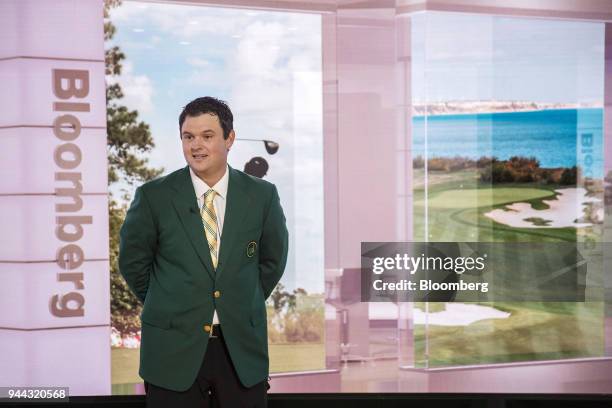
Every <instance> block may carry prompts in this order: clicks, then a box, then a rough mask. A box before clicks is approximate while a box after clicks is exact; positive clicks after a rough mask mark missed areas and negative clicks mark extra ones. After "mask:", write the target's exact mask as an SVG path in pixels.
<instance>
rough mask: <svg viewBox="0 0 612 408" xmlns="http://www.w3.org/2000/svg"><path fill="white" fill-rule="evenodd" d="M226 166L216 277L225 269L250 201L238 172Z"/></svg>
mask: <svg viewBox="0 0 612 408" xmlns="http://www.w3.org/2000/svg"><path fill="white" fill-rule="evenodd" d="M228 168H229V182H228V185H227V201H226V204H225V216H224V219H223V230H222V231H221V252H220V253H219V264H218V265H217V272H216V274H217V279H218V278H219V277H220V276H221V272H222V271H223V270H224V269H225V266H226V265H227V261H228V257H229V254H230V252H231V251H232V248H233V247H234V245H236V240H237V238H238V234H239V232H240V225H242V220H243V219H244V217H245V215H246V213H247V209H248V208H249V205H250V202H251V197H250V196H249V195H248V194H247V193H246V191H245V186H244V185H243V184H242V182H241V180H240V175H239V174H238V172H237V171H236V170H234V169H233V168H232V167H231V166H230V167H228Z"/></svg>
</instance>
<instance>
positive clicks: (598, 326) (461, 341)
mask: <svg viewBox="0 0 612 408" xmlns="http://www.w3.org/2000/svg"><path fill="white" fill-rule="evenodd" d="M488 306H493V307H495V308H498V309H501V310H503V311H506V312H510V313H511V315H510V317H508V318H506V319H489V320H483V321H479V322H476V323H472V324H470V325H468V326H430V327H429V328H426V326H425V325H416V326H415V359H416V365H417V366H419V367H424V366H425V365H426V358H425V343H426V341H428V342H429V367H443V366H451V365H465V364H487V363H504V362H516V361H530V360H554V359H563V358H572V357H596V356H602V355H603V351H604V332H603V323H602V321H603V304H602V303H600V302H593V303H553V302H551V303H534V302H532V303H511V302H504V303H496V304H488Z"/></svg>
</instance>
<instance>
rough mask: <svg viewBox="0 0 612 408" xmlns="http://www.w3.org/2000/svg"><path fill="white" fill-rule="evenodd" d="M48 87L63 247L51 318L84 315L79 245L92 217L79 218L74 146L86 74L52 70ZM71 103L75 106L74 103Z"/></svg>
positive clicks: (58, 234)
mask: <svg viewBox="0 0 612 408" xmlns="http://www.w3.org/2000/svg"><path fill="white" fill-rule="evenodd" d="M52 82H53V84H52V87H53V93H54V95H55V97H56V98H57V99H58V100H56V101H55V102H54V103H53V112H54V114H55V113H58V115H57V116H56V118H55V120H54V121H53V134H54V135H55V137H56V138H57V139H58V144H57V146H56V147H55V150H54V152H53V159H54V162H55V165H56V166H57V167H56V171H55V183H56V187H55V196H56V203H55V236H56V237H57V238H58V239H59V240H60V241H61V242H62V243H63V244H62V246H60V247H59V248H58V249H57V253H56V263H57V265H58V266H59V267H60V269H61V270H62V272H60V273H58V274H57V280H58V282H62V283H64V285H62V288H63V289H64V291H63V293H62V294H59V295H58V294H55V295H53V296H52V297H51V299H50V310H51V314H53V315H54V316H57V317H80V316H83V315H84V312H85V309H84V306H85V297H84V296H83V294H82V291H83V290H84V289H85V283H84V277H83V272H80V271H79V269H80V267H81V266H82V265H83V262H84V260H85V255H84V253H83V249H82V248H81V246H80V245H79V241H80V240H81V239H82V238H83V233H84V230H83V225H87V224H91V223H92V217H91V216H87V215H83V214H81V210H82V209H83V199H82V197H81V195H82V194H83V184H82V183H81V177H82V173H81V172H80V171H79V166H80V165H81V160H82V157H83V155H82V152H81V149H80V148H79V145H78V144H77V139H78V138H79V136H80V134H81V121H80V120H79V118H78V114H79V113H82V112H89V111H90V105H89V103H87V102H85V101H83V100H84V99H85V98H86V97H87V96H88V95H89V71H86V70H72V69H54V70H53V73H52ZM75 99H76V100H78V102H75Z"/></svg>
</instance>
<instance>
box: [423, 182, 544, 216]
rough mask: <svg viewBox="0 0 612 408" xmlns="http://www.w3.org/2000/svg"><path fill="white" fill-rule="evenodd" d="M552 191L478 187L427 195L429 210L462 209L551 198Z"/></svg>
mask: <svg viewBox="0 0 612 408" xmlns="http://www.w3.org/2000/svg"><path fill="white" fill-rule="evenodd" d="M554 196H555V194H554V192H552V191H550V190H543V189H541V188H512V187H497V188H479V189H474V188H472V189H459V190H445V191H439V192H437V193H435V194H431V195H430V196H429V197H428V204H429V209H430V211H432V210H438V209H455V210H459V209H464V208H475V207H490V206H492V205H498V204H507V203H512V202H515V201H530V200H533V199H537V198H544V197H548V198H553V197H554ZM414 204H415V206H423V205H424V198H423V197H421V198H420V199H419V200H418V201H416V200H415V203H414Z"/></svg>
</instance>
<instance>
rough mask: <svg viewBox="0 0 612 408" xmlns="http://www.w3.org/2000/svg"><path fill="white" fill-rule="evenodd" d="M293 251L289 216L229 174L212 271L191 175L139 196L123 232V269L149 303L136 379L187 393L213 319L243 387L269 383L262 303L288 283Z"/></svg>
mask: <svg viewBox="0 0 612 408" xmlns="http://www.w3.org/2000/svg"><path fill="white" fill-rule="evenodd" d="M287 248H288V233H287V227H286V221H285V215H284V214H283V210H282V208H281V205H280V201H279V197H278V192H277V190H276V187H275V186H274V184H271V183H269V182H267V181H264V180H261V179H258V178H255V177H252V176H249V175H247V174H245V173H243V172H241V171H238V170H235V169H233V168H231V167H229V184H228V191H227V202H226V209H225V218H224V224H223V230H222V234H221V251H220V253H219V260H218V265H217V270H216V271H215V270H214V269H213V266H212V260H211V257H210V252H209V250H208V244H207V242H206V234H205V233H204V225H203V222H202V218H201V217H200V211H199V209H198V205H197V199H196V196H195V191H194V188H193V184H192V182H191V177H190V173H189V167H185V168H183V169H180V170H177V171H175V172H173V173H171V174H169V175H167V176H165V177H162V178H159V179H156V180H153V181H150V182H148V183H146V184H144V185H142V186H140V187H138V188H137V189H136V193H135V195H134V200H133V201H132V204H131V206H130V208H129V210H128V212H127V215H126V217H125V222H124V223H123V226H122V227H121V231H120V244H119V269H120V271H121V274H122V275H123V277H124V278H125V280H126V282H127V284H128V286H129V287H130V289H131V290H132V291H133V292H134V294H135V295H136V296H137V297H138V299H140V301H142V302H143V303H144V306H143V310H142V315H141V320H142V335H141V339H142V340H141V345H140V371H139V374H140V376H141V377H142V378H143V379H144V380H145V381H147V382H150V383H152V384H155V385H158V386H161V387H164V388H167V389H170V390H175V391H184V390H187V389H188V388H189V387H190V386H191V385H192V384H193V383H194V381H195V379H196V376H197V374H198V370H199V369H200V366H201V363H202V360H203V359H204V353H206V347H207V345H208V338H209V333H208V332H207V331H206V330H205V326H209V325H211V324H212V320H213V310H214V309H216V310H217V315H218V316H219V322H220V324H221V327H222V328H223V335H224V339H225V342H226V344H227V348H228V350H229V354H230V357H231V359H232V362H233V364H234V367H235V368H236V371H237V373H238V377H239V378H240V381H241V383H242V384H243V385H244V386H245V387H250V386H252V385H254V384H257V383H258V382H261V381H263V380H264V379H266V378H267V376H268V373H269V362H268V334H267V319H266V307H265V300H266V299H267V298H268V296H270V294H271V293H272V290H273V289H274V287H275V286H276V284H277V283H278V281H279V280H280V278H281V276H282V274H283V271H284V269H285V264H286V262H287ZM216 292H218V293H216ZM214 293H216V296H215V295H213V294H214ZM206 328H208V327H206Z"/></svg>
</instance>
